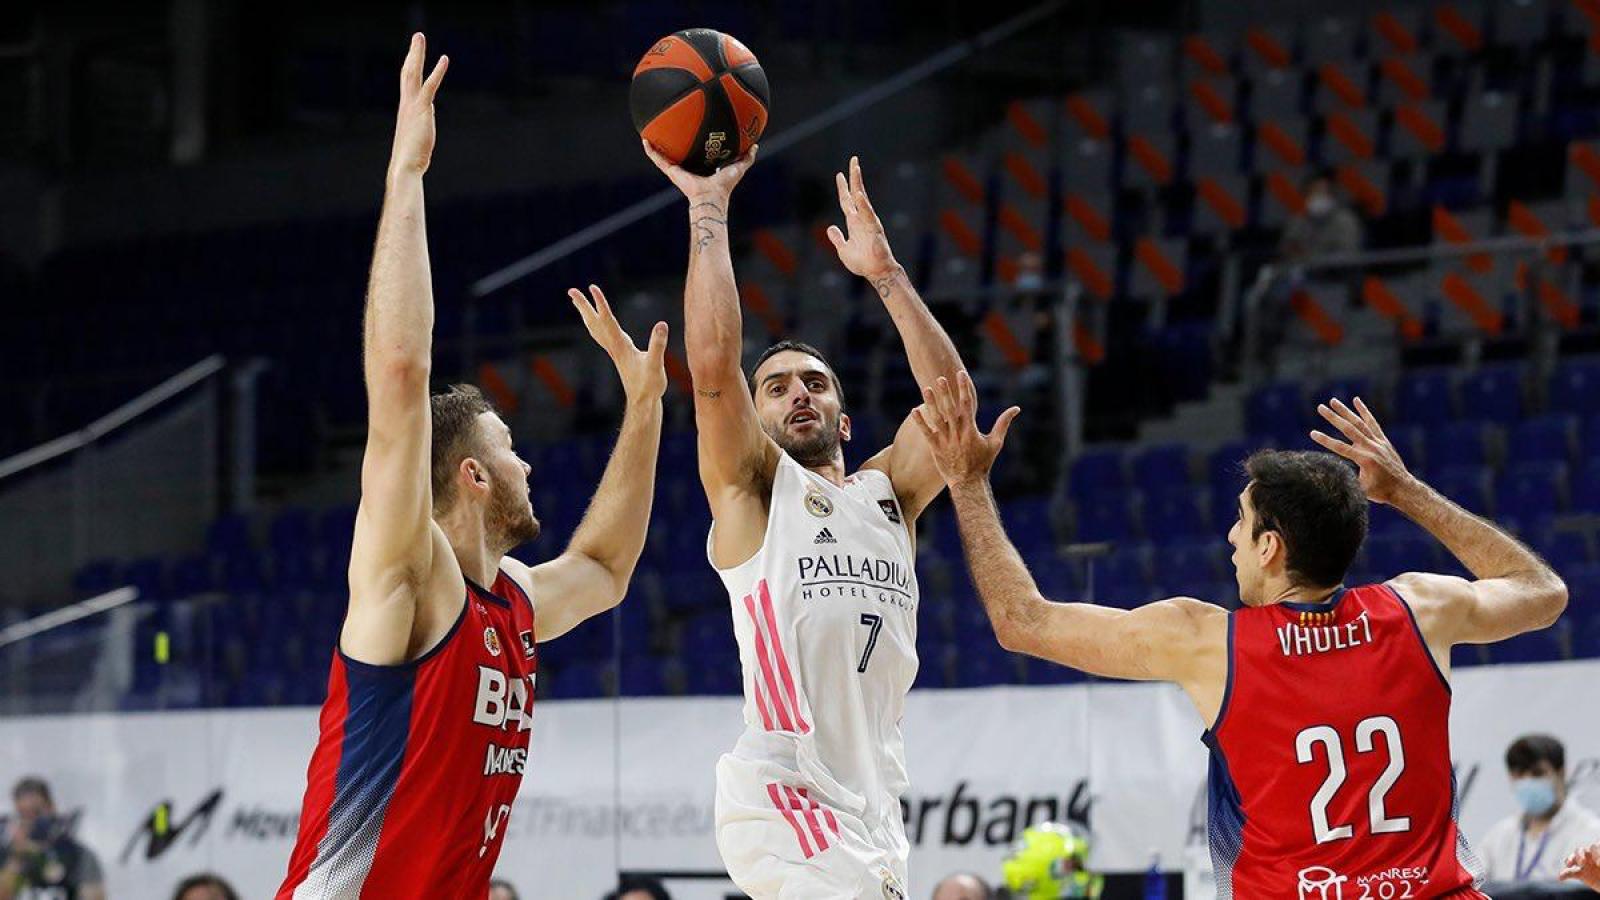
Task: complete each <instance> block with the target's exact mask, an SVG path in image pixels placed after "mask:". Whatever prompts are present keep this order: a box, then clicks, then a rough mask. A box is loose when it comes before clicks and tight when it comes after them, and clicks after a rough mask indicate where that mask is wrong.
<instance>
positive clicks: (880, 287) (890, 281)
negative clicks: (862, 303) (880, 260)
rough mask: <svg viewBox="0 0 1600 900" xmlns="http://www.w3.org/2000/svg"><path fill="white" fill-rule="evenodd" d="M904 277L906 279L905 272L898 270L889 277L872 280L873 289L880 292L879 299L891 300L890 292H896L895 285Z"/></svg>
mask: <svg viewBox="0 0 1600 900" xmlns="http://www.w3.org/2000/svg"><path fill="white" fill-rule="evenodd" d="M903 277H905V270H903V269H899V268H896V269H895V270H894V271H893V272H890V273H889V274H887V275H882V276H879V277H877V278H874V279H872V289H873V290H875V291H877V292H878V296H879V297H882V298H883V299H885V300H887V299H889V292H890V291H892V290H894V286H895V283H896V282H898V281H899V280H900V279H901V278H903Z"/></svg>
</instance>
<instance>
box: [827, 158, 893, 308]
mask: <svg viewBox="0 0 1600 900" xmlns="http://www.w3.org/2000/svg"><path fill="white" fill-rule="evenodd" d="M833 186H834V187H835V188H837V189H838V191H839V211H840V212H842V213H844V225H845V228H846V229H848V233H846V232H844V231H840V230H839V226H837V225H829V226H828V240H829V241H830V242H832V244H833V249H835V250H837V251H839V261H840V262H842V263H844V267H845V268H846V269H849V270H850V271H851V272H853V273H855V274H856V275H860V276H861V277H862V278H867V279H871V280H873V281H876V280H877V279H879V278H883V277H886V276H890V275H893V274H894V273H895V272H896V271H897V270H898V269H899V268H900V264H899V263H898V262H896V261H895V258H894V251H893V250H891V249H890V248H889V238H888V235H886V234H885V233H884V230H883V222H882V221H881V220H879V219H878V213H877V211H876V210H874V209H873V208H872V201H871V200H870V199H868V197H867V186H866V183H865V182H864V181H862V179H861V160H860V159H858V158H857V157H854V156H852V157H850V177H849V178H846V177H845V175H844V173H843V172H835V173H834V175H833ZM879 293H880V294H881V293H882V291H879Z"/></svg>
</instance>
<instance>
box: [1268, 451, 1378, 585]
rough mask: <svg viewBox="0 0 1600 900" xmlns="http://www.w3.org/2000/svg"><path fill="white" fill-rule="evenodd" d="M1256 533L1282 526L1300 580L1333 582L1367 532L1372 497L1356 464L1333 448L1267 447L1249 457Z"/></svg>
mask: <svg viewBox="0 0 1600 900" xmlns="http://www.w3.org/2000/svg"><path fill="white" fill-rule="evenodd" d="M1244 470H1245V473H1246V474H1247V475H1249V476H1250V488H1249V490H1250V504H1251V506H1253V507H1255V511H1256V523H1255V531H1254V533H1253V534H1252V535H1251V537H1252V538H1258V537H1260V536H1261V535H1262V534H1264V533H1266V532H1268V531H1276V532H1277V533H1278V536H1279V537H1281V538H1282V539H1283V544H1284V547H1285V549H1286V550H1287V552H1288V558H1287V560H1286V564H1285V567H1286V569H1287V570H1288V574H1289V579H1290V580H1291V581H1293V582H1294V583H1295V584H1297V585H1304V586H1310V587H1332V586H1333V585H1336V584H1339V583H1340V582H1342V581H1343V580H1344V575H1345V572H1346V571H1348V570H1349V568H1350V563H1352V562H1353V561H1354V560H1355V558H1356V553H1357V551H1359V550H1360V549H1361V542H1362V541H1363V540H1365V539H1366V537H1367V497H1366V495H1365V494H1364V493H1362V491H1361V483H1360V482H1359V481H1357V480H1356V473H1355V470H1354V469H1353V468H1351V467H1350V466H1349V465H1346V464H1345V463H1344V462H1342V461H1340V460H1339V459H1338V458H1337V457H1335V456H1334V455H1333V454H1331V453H1318V452H1315V451H1310V450H1261V451H1258V452H1256V453H1254V454H1251V456H1250V458H1249V459H1247V460H1245V463H1244Z"/></svg>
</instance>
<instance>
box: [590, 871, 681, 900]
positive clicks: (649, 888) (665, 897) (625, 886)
mask: <svg viewBox="0 0 1600 900" xmlns="http://www.w3.org/2000/svg"><path fill="white" fill-rule="evenodd" d="M629 891H644V892H645V893H646V894H649V895H650V898H651V900H672V895H671V894H669V893H667V889H666V887H665V886H663V885H662V884H661V882H659V881H657V880H655V879H654V878H643V877H639V876H634V877H630V878H624V879H622V881H620V882H619V883H618V884H617V889H616V890H614V891H612V892H611V893H609V894H607V895H606V897H605V900H617V898H618V897H621V896H623V895H625V894H627V893H628V892H629Z"/></svg>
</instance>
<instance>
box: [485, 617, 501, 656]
mask: <svg viewBox="0 0 1600 900" xmlns="http://www.w3.org/2000/svg"><path fill="white" fill-rule="evenodd" d="M483 646H484V648H485V649H487V650H488V651H489V655H490V656H499V655H500V632H498V631H495V630H494V626H493V625H490V626H489V627H488V628H485V629H484V630H483Z"/></svg>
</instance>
